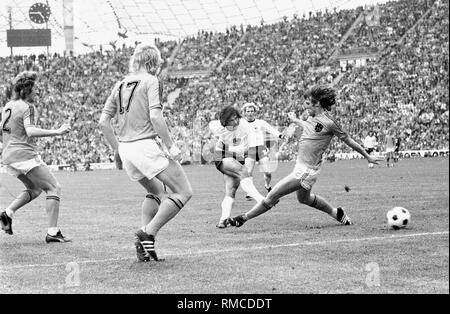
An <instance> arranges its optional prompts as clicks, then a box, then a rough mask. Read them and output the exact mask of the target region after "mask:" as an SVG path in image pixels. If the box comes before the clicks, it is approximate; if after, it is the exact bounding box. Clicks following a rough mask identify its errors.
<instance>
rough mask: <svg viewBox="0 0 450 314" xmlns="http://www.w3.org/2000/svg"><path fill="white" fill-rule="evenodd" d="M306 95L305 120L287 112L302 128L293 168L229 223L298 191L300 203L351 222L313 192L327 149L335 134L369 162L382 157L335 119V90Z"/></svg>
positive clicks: (242, 220)
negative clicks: (254, 203)
mask: <svg viewBox="0 0 450 314" xmlns="http://www.w3.org/2000/svg"><path fill="white" fill-rule="evenodd" d="M306 96H307V98H308V101H307V102H306V105H305V109H306V110H308V113H309V117H308V118H307V119H306V120H304V119H298V118H297V117H296V115H295V114H294V113H289V114H288V116H289V118H290V119H291V120H292V121H293V122H294V123H296V124H297V125H298V126H299V127H301V128H302V129H303V131H302V135H301V137H300V140H299V144H298V146H299V149H298V155H297V162H296V165H295V168H294V170H293V171H292V173H291V174H289V175H288V176H287V177H285V178H284V179H282V180H281V181H279V182H278V183H277V184H276V185H275V186H274V188H273V189H272V191H270V192H269V194H268V195H267V196H266V198H265V199H264V200H263V201H261V202H259V203H258V204H257V205H256V206H254V207H253V208H252V209H251V210H250V211H248V212H247V213H245V214H243V215H239V216H236V217H233V218H231V219H229V221H228V222H229V223H230V224H231V225H232V226H236V227H240V226H242V225H243V224H244V223H245V222H246V221H247V220H249V219H253V218H255V217H257V216H259V215H261V214H263V213H265V212H267V211H268V210H270V209H271V208H272V207H273V206H274V205H275V204H276V203H277V202H278V201H279V199H280V198H281V197H283V196H285V195H288V194H290V193H293V192H296V194H297V199H298V201H299V202H300V203H301V204H305V205H308V206H311V207H313V208H315V209H318V210H320V211H323V212H325V213H327V214H329V215H330V216H331V217H333V218H334V219H336V220H337V221H338V222H340V223H341V224H343V225H351V224H352V222H351V220H350V218H349V217H348V216H347V214H346V213H345V211H344V209H343V208H341V207H337V208H336V207H333V206H332V205H331V204H330V203H329V202H328V201H326V200H325V199H324V198H323V197H321V196H319V195H317V194H313V193H311V189H312V187H313V185H314V183H315V182H316V180H317V177H318V175H319V172H320V168H321V165H322V154H323V153H324V152H325V151H326V150H327V148H328V146H329V144H330V142H331V139H332V138H333V137H334V136H336V137H338V138H339V139H340V140H342V141H343V142H344V143H346V144H347V145H348V146H349V147H351V148H352V149H354V150H356V151H357V152H358V153H360V154H361V155H363V156H364V157H365V158H366V159H367V161H368V162H369V163H375V164H377V163H378V160H380V159H378V158H375V157H372V156H370V155H369V154H368V153H367V152H366V151H365V150H364V148H362V147H361V146H360V145H359V144H358V143H356V142H355V141H354V140H353V139H352V138H351V137H350V136H349V135H348V134H347V133H346V132H344V131H343V130H342V128H341V127H340V126H339V124H338V122H336V121H335V120H334V118H333V116H332V115H331V114H330V111H331V107H332V106H334V105H335V103H336V93H335V91H334V90H333V89H332V88H329V87H322V86H316V87H313V88H312V89H311V90H310V91H308V92H307V94H306Z"/></svg>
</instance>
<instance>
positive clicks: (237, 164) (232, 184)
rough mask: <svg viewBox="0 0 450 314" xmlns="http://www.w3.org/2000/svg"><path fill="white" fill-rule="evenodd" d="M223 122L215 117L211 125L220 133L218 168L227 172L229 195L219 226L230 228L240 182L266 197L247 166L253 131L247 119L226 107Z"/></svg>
mask: <svg viewBox="0 0 450 314" xmlns="http://www.w3.org/2000/svg"><path fill="white" fill-rule="evenodd" d="M219 121H220V124H217V123H215V121H212V122H211V123H210V125H209V127H210V130H211V132H212V133H213V135H215V136H216V137H218V141H217V144H216V147H215V156H214V161H215V164H216V168H217V170H219V171H220V172H221V173H222V174H223V179H224V181H225V197H224V199H223V201H222V204H221V206H222V216H221V217H220V219H219V223H218V224H217V225H216V227H217V228H226V227H227V226H228V220H229V218H230V215H231V210H232V208H233V204H234V199H235V197H236V190H237V189H238V187H239V186H241V187H242V189H243V190H244V191H245V192H246V193H247V194H248V195H250V196H251V197H252V198H253V199H255V200H257V201H258V202H259V201H262V200H263V199H264V197H263V196H262V195H261V194H260V193H259V192H258V190H256V188H255V186H254V185H253V181H252V179H251V178H250V175H249V173H248V170H247V168H246V167H245V166H244V158H245V154H246V152H247V150H248V136H249V134H250V133H251V132H252V130H251V129H250V126H249V125H248V123H247V121H245V119H241V115H240V113H239V111H238V110H237V109H236V108H234V107H233V106H228V107H225V108H223V109H222V110H221V112H220V114H219Z"/></svg>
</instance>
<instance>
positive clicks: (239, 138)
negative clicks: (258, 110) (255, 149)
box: [209, 119, 252, 158]
mask: <svg viewBox="0 0 450 314" xmlns="http://www.w3.org/2000/svg"><path fill="white" fill-rule="evenodd" d="M209 129H210V131H211V132H212V133H213V135H214V136H216V137H218V141H217V144H216V147H215V151H216V154H217V155H220V156H219V157H221V158H226V157H235V158H236V157H238V158H243V157H244V154H245V153H246V152H247V150H248V147H249V146H248V138H249V135H250V133H252V129H251V127H250V126H249V124H248V122H247V121H246V120H244V119H240V120H239V125H238V127H237V128H236V129H235V130H233V131H230V130H228V129H227V128H225V127H223V126H222V125H221V124H220V122H219V121H218V120H214V121H211V122H210V123H209Z"/></svg>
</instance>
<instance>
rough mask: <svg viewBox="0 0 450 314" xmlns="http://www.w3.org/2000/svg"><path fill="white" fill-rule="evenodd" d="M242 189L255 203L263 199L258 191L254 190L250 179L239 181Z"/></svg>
mask: <svg viewBox="0 0 450 314" xmlns="http://www.w3.org/2000/svg"><path fill="white" fill-rule="evenodd" d="M241 187H242V189H243V190H244V191H245V192H246V193H247V194H248V195H250V196H251V197H252V198H253V199H254V200H256V202H257V203H259V202H261V201H262V200H263V199H264V196H262V195H261V194H260V193H259V192H258V190H257V189H256V188H255V186H254V184H253V181H252V179H251V178H249V177H247V178H244V179H242V180H241Z"/></svg>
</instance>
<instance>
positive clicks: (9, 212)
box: [5, 208, 14, 219]
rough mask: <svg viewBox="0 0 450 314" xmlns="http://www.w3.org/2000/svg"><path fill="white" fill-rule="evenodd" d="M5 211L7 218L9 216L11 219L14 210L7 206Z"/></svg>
mask: <svg viewBox="0 0 450 314" xmlns="http://www.w3.org/2000/svg"><path fill="white" fill-rule="evenodd" d="M5 212H6V215H8V217H9V218H11V219H12V218H13V216H14V212H13V211H12V210H11V209H9V208H7V209H6V210H5Z"/></svg>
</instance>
